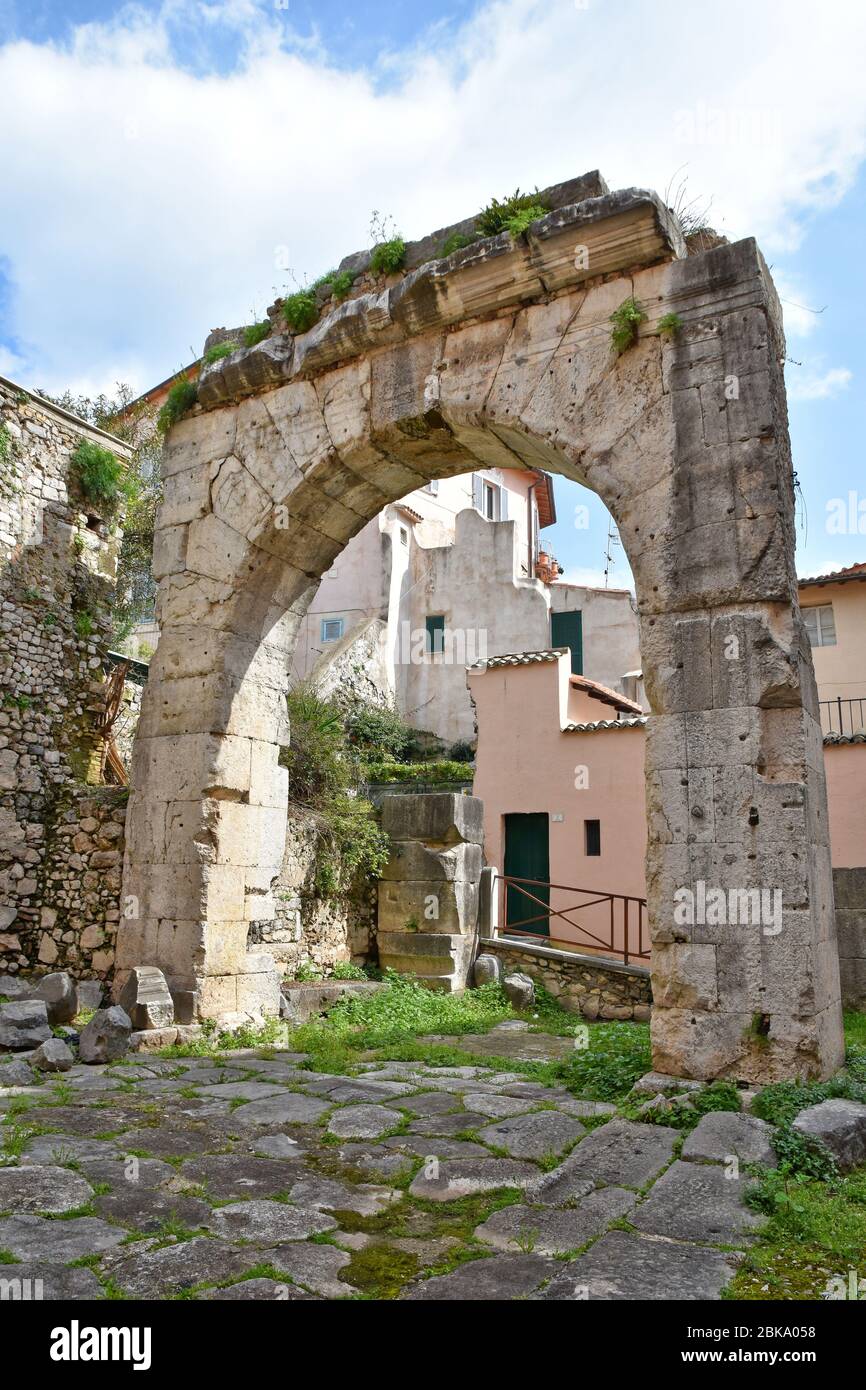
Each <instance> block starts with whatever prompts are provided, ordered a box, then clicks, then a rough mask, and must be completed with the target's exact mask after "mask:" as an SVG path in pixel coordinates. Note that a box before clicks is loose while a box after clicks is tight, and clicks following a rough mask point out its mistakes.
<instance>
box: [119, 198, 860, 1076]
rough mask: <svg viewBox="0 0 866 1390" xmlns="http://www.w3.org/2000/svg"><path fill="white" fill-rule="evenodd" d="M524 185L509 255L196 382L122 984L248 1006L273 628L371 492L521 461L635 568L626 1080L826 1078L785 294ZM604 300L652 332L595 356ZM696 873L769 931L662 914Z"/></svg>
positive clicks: (176, 463)
mask: <svg viewBox="0 0 866 1390" xmlns="http://www.w3.org/2000/svg"><path fill="white" fill-rule="evenodd" d="M547 196H548V203H549V205H550V206H551V207H552V209H553V210H552V211H551V212H550V213H548V214H547V215H546V216H545V217H543V218H541V219H540V220H539V221H537V222H535V223H533V224H532V225H531V226H530V227H529V228H528V230H527V231H526V232H525V233H523V234H522V235H520V236H518V237H514V238H513V237H512V236H511V235H510V234H509V233H507V232H505V233H502V234H501V235H499V236H497V237H492V238H488V239H486V240H483V241H480V242H477V243H475V244H473V245H471V246H469V247H466V248H464V249H463V250H459V251H456V252H455V253H453V254H452V255H451V256H449V257H447V258H445V259H435V258H434V257H435V255H436V252H435V246H436V245H437V244H438V240H441V236H442V235H444V234H438V239H437V238H428V239H427V240H426V241H425V242H423V243H419V244H416V245H415V246H410V248H409V251H410V254H409V258H408V262H409V267H410V268H409V269H408V270H407V271H406V272H405V273H403V274H399V275H396V276H393V277H391V278H390V279H389V280H387V281H384V280H383V281H381V282H380V283H378V284H377V285H375V286H374V287H373V289H372V290H370V291H369V292H365V293H359V294H357V295H356V296H355V297H354V298H350V299H349V300H347V301H346V302H345V303H343V304H341V305H339V306H337V307H334V308H333V309H331V311H330V312H327V313H326V314H325V315H324V317H323V318H322V319H321V320H320V322H319V323H317V324H316V325H315V327H313V328H312V329H311V330H310V331H309V332H308V333H306V334H303V335H301V336H297V337H294V338H293V337H291V336H290V335H288V334H286V333H282V332H277V331H274V332H272V334H271V336H269V337H268V338H266V339H265V340H264V341H263V342H262V343H260V344H258V345H257V346H256V347H254V348H251V349H244V350H239V351H238V352H235V353H233V354H232V355H231V356H229V357H226V358H223V359H221V360H220V361H219V362H217V363H215V364H213V365H212V366H211V367H206V368H205V369H204V371H203V373H202V379H201V383H200V389H199V405H198V406H197V407H196V408H195V409H194V411H193V412H192V413H191V414H190V415H189V416H188V417H187V418H185V419H184V420H182V421H181V422H180V423H179V424H177V425H176V426H175V427H174V428H173V429H172V430H171V432H170V434H169V436H168V438H167V441H166V447H165V452H164V460H163V470H164V481H165V500H164V503H163V506H162V509H161V512H160V517H159V525H158V530H157V536H156V544H155V550H154V561H155V573H156V576H157V578H158V580H159V597H158V605H157V613H158V620H159V624H160V632H161V636H160V640H159V646H158V649H157V652H156V654H155V656H154V659H153V662H152V665H151V675H150V680H149V683H148V686H147V689H146V692H145V697H144V702H143V707H142V716H141V723H140V725H139V731H138V737H137V741H136V746H135V752H134V762H133V775H132V785H133V788H134V791H133V794H132V797H131V801H130V813H129V822H128V838H127V845H128V848H127V856H126V864H125V872H124V893H125V896H126V908H125V911H126V914H127V915H126V917H125V919H124V921H123V924H122V927H121V930H120V934H119V939H118V955H117V965H118V988H119V987H121V986H122V984H123V980H124V978H125V975H126V973H128V970H129V969H130V968H131V967H132V966H134V965H141V964H150V965H158V966H160V967H161V968H162V969H163V970H164V972H165V973H166V975H167V977H168V980H169V982H170V985H171V987H172V990H173V992H174V993H175V995H176V997H177V998H178V999H179V1000H181V1001H182V1007H183V1008H184V1009H185V1011H186V1013H187V1016H189V1017H199V1018H202V1017H224V1016H226V1015H229V1016H230V1015H233V1014H237V1013H243V1014H253V1015H260V1014H262V1013H268V1012H273V1011H274V1010H275V1009H276V1007H277V998H278V980H277V978H276V976H275V974H274V972H273V969H272V963H271V962H270V960H269V958H267V957H262V956H257V955H255V954H254V953H251V952H250V951H249V950H248V946H247V939H248V936H249V932H250V927H251V924H252V923H254V922H258V921H262V920H268V919H269V918H270V917H271V915H272V914H273V903H272V899H271V887H272V884H273V882H274V880H275V878H276V875H277V873H278V870H279V866H280V863H281V858H282V848H283V838H284V833H285V817H286V802H287V791H288V788H287V774H286V772H285V770H284V769H283V768H282V767H281V766H280V751H281V749H282V748H283V747H285V745H286V744H287V743H288V740H289V737H290V731H289V728H288V724H287V717H286V706H285V690H286V680H287V677H286V672H287V670H288V669H289V667H290V664H291V662H290V657H291V652H292V648H293V643H294V641H295V637H296V633H297V630H298V625H299V622H300V620H301V618H302V617H303V614H304V613H305V611H306V609H307V606H308V605H309V603H310V600H311V598H312V596H313V594H314V593H315V591H316V588H317V585H318V582H319V580H320V578H321V576H322V574H323V573H324V572H325V571H326V570H327V569H328V568H329V566H330V565H331V564H332V563H333V561H334V559H335V558H336V557H337V555H339V553H340V551H341V549H342V548H343V546H345V544H346V543H347V541H348V540H349V539H350V538H351V537H352V536H353V535H354V534H355V533H356V532H357V531H358V530H360V528H361V527H362V526H363V525H364V524H365V522H366V521H367V520H368V519H369V518H371V517H372V516H374V515H375V514H376V513H377V512H378V511H379V510H380V509H381V508H382V507H383V506H384V505H385V504H387V503H388V502H391V501H394V500H396V499H397V498H399V497H402V496H404V495H405V494H406V493H408V492H410V491H411V490H412V489H413V488H415V487H418V486H420V485H422V484H423V483H425V482H427V481H428V480H429V479H430V478H443V477H448V476H452V475H455V474H458V473H465V472H467V471H471V470H474V469H478V468H483V467H500V468H509V467H514V468H517V467H527V466H528V467H533V468H544V469H547V470H549V471H551V472H554V473H559V474H562V475H563V476H565V477H568V478H573V479H575V480H577V481H579V482H581V483H583V484H585V485H587V486H588V487H590V488H592V489H593V490H594V491H595V492H596V493H597V494H598V495H599V496H600V497H601V499H602V500H603V502H604V503H605V505H606V506H607V507H608V509H609V510H610V512H611V513H612V515H613V517H614V519H615V521H616V523H617V525H618V527H619V530H620V535H621V537H622V541H623V544H624V546H625V549H626V552H627V555H628V558H629V561H630V564H631V567H632V571H633V573H634V577H635V583H636V592H637V601H638V606H639V610H640V628H641V651H642V657H643V666H644V674H645V681H646V688H647V693H648V696H649V700H650V703H651V706H652V711H653V713H652V717H651V719H650V723H649V730H648V741H647V778H646V795H647V809H648V832H649V842H648V851H647V870H648V872H647V881H648V903H649V919H650V925H651V932H652V943H653V945H652V976H653V992H654V1001H655V1003H654V1010H653V1022H652V1041H653V1063H654V1066H655V1068H656V1069H657V1070H659V1071H662V1072H667V1073H671V1074H676V1075H683V1076H689V1077H697V1078H709V1077H715V1076H730V1077H734V1078H738V1079H744V1080H748V1081H752V1082H763V1081H767V1080H771V1079H777V1078H782V1077H790V1076H805V1075H812V1076H826V1075H829V1074H830V1073H831V1072H833V1071H834V1070H835V1069H836V1068H837V1067H838V1066H839V1065H840V1064H841V1061H842V1056H843V1044H842V1030H841V1011H840V999H839V971H838V958H837V949H836V941H835V925H834V914H833V889H832V878H831V870H830V853H829V846H828V827H827V806H826V794H825V787H824V770H823V759H822V744H821V734H820V726H819V723H818V717H817V713H818V712H817V697H816V689H815V681H814V675H813V671H812V664H811V655H810V649H809V644H808V640H807V638H806V635H805V632H804V627H803V623H802V621H801V617H800V611H799V607H798V602H797V588H796V577H795V570H794V498H793V476H792V469H791V460H790V446H789V439H788V428H787V415H786V403H785V391H784V383H783V375H782V362H783V358H784V340H783V336H782V326H781V312H780V307H779V303H778V300H777V297H776V294H775V291H774V288H773V285H772V282H771V279H770V276H769V274H768V271H767V268H766V265H765V264H764V261H763V259H762V257H761V254H760V252H759V250H758V248H757V246H756V244H755V242H754V241H753V240H744V241H740V242H738V243H736V244H733V245H728V244H722V245H719V246H717V247H715V248H714V249H712V250H709V251H706V252H704V253H702V254H698V255H687V254H686V248H685V246H684V242H683V238H682V235H681V231H680V228H679V226H678V224H677V222H676V220H675V218H674V217H673V216H672V214H671V213H670V211H669V210H668V209H667V208H666V207H664V205H663V204H662V202H661V201H660V200H659V198H658V197H657V196H656V195H655V194H653V193H651V192H647V191H644V190H638V189H628V190H625V191H620V192H614V193H611V192H609V191H608V189H607V187H606V185H605V184H604V182H603V180H602V179H601V178H600V176H599V175H597V174H591V175H585V176H583V177H582V178H580V179H576V180H573V181H571V183H570V184H566V185H559V186H558V187H557V188H556V189H552V190H548V191H547ZM419 260H420V263H418V262H419ZM631 297H634V298H635V299H636V300H637V301H638V303H639V304H640V306H641V308H642V309H643V312H644V313H645V315H646V318H645V320H644V321H643V322H642V323H641V325H640V329H639V333H638V335H637V340H636V342H635V343H634V344H633V346H631V347H630V348H629V349H628V350H627V351H625V352H624V353H622V354H621V355H620V356H617V355H616V354H615V353H614V352H613V351H612V348H611V340H610V315H611V313H613V311H614V310H615V309H617V308H618V307H619V306H620V305H621V304H622V303H623V301H624V300H625V299H627V298H631ZM671 314H674V315H676V316H677V320H676V322H677V323H678V324H679V327H677V328H675V330H674V331H673V332H665V331H663V329H662V328H660V325H661V324H662V321H663V320H666V316H668V315H671ZM666 321H667V322H669V320H666ZM699 885H704V889H705V890H706V889H711V888H715V889H721V890H724V891H725V892H726V893H727V891H728V890H730V889H734V890H750V889H754V888H758V889H765V890H772V891H775V890H776V889H778V890H780V892H781V903H782V911H781V918H780V921H779V924H778V929H777V926H776V923H775V922H753V923H751V924H740V923H732V922H724V921H723V922H718V921H715V920H713V921H712V922H709V921H706V920H705V921H699V920H698V921H693V922H691V923H683V922H682V921H681V920H679V919H680V918H681V916H682V914H681V913H677V911H676V904H677V902H678V892H679V890H683V889H689V890H691V891H693V892H695V893H696V894H697V893H699V892H700V889H699ZM680 896H681V892H680Z"/></svg>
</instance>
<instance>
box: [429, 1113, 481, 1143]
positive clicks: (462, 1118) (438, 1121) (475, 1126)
mask: <svg viewBox="0 0 866 1390" xmlns="http://www.w3.org/2000/svg"><path fill="white" fill-rule="evenodd" d="M486 1124H489V1117H488V1116H487V1115H481V1114H479V1112H478V1111H477V1110H458V1111H455V1112H454V1113H453V1114H451V1115H422V1116H421V1119H420V1120H412V1121H411V1122H410V1124H409V1133H410V1134H435V1135H440V1136H442V1137H443V1138H453V1136H454V1135H455V1134H465V1133H466V1132H467V1131H469V1130H479V1129H483V1128H484V1126H485V1125H486Z"/></svg>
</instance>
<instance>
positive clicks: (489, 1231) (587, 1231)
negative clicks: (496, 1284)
mask: <svg viewBox="0 0 866 1390" xmlns="http://www.w3.org/2000/svg"><path fill="white" fill-rule="evenodd" d="M635 1201H636V1197H635V1194H634V1193H633V1192H629V1191H628V1190H627V1189H626V1188H624V1187H605V1188H602V1189H600V1190H599V1191H597V1192H592V1193H590V1194H589V1196H587V1197H584V1199H583V1200H582V1201H581V1202H578V1204H577V1206H576V1207H574V1208H571V1209H560V1208H557V1207H528V1206H522V1205H521V1206H512V1207H502V1208H501V1210H500V1211H495V1212H494V1213H493V1215H492V1216H489V1217H488V1218H487V1220H486V1221H485V1222H483V1223H482V1224H481V1225H480V1226H478V1227H477V1228H476V1230H475V1236H476V1239H478V1240H480V1241H483V1242H484V1244H485V1245H492V1246H493V1247H494V1249H496V1250H507V1251H516V1250H523V1251H531V1252H532V1253H533V1254H536V1255H563V1254H566V1253H567V1252H568V1251H570V1250H579V1249H580V1247H581V1246H583V1245H586V1243H587V1241H589V1240H592V1238H593V1236H597V1235H600V1234H601V1232H602V1231H604V1230H605V1229H606V1228H607V1227H608V1226H609V1225H610V1223H611V1222H612V1221H616V1220H618V1219H619V1218H620V1217H622V1216H625V1214H626V1213H627V1212H629V1211H630V1210H631V1208H632V1207H633V1206H634V1204H635Z"/></svg>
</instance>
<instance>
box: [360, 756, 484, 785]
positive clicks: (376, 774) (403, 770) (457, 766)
mask: <svg viewBox="0 0 866 1390" xmlns="http://www.w3.org/2000/svg"><path fill="white" fill-rule="evenodd" d="M364 777H365V778H366V780H367V781H368V782H431V783H432V782H436V783H438V782H466V781H471V780H472V769H471V768H470V767H468V766H467V764H466V763H465V762H456V761H451V760H450V759H437V760H436V761H433V762H419V763H398V762H391V761H388V760H386V761H384V762H368V763H365V765H364Z"/></svg>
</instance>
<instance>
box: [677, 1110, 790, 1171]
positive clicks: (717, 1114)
mask: <svg viewBox="0 0 866 1390" xmlns="http://www.w3.org/2000/svg"><path fill="white" fill-rule="evenodd" d="M772 1137H773V1127H772V1125H768V1124H767V1123H766V1121H765V1120H759V1119H758V1117H757V1116H756V1115H741V1114H736V1113H734V1112H732V1111H728V1110H714V1111H711V1112H710V1114H709V1115H704V1116H702V1118H701V1119H700V1120H699V1121H698V1123H697V1125H696V1126H695V1128H694V1129H693V1130H692V1132H691V1134H690V1135H689V1136H688V1138H687V1139H686V1142H685V1144H684V1145H683V1153H682V1156H683V1158H686V1159H693V1160H703V1161H704V1162H707V1163H726V1162H727V1161H728V1159H729V1158H730V1157H731V1156H735V1157H737V1158H738V1159H739V1160H740V1162H741V1163H763V1164H765V1165H766V1166H767V1167H768V1168H772V1167H775V1163H776V1154H775V1151H774V1149H773V1144H772Z"/></svg>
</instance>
